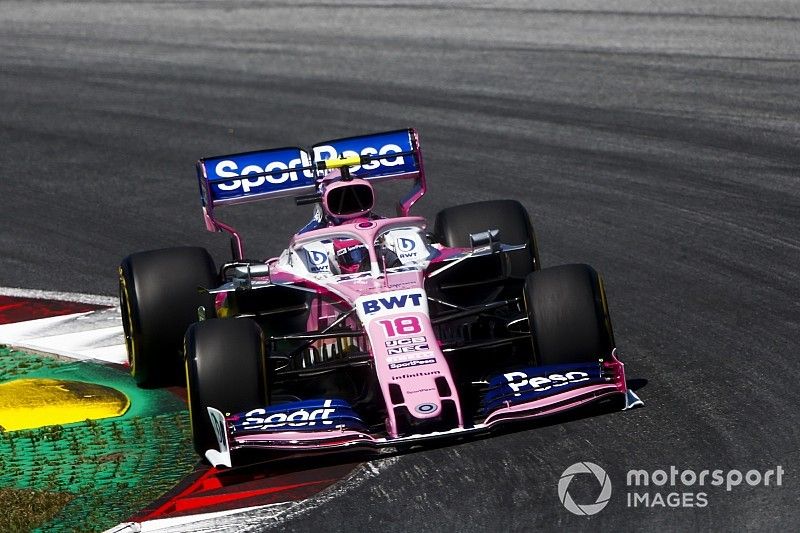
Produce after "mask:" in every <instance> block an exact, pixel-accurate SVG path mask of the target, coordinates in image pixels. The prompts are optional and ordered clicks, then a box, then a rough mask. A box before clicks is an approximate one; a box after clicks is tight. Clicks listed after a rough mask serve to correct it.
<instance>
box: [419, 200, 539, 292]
mask: <svg viewBox="0 0 800 533" xmlns="http://www.w3.org/2000/svg"><path fill="white" fill-rule="evenodd" d="M433 226H434V233H435V234H436V235H437V236H438V237H439V238H440V239H441V241H442V243H443V244H444V245H445V246H450V247H464V248H468V247H470V246H472V243H471V242H470V238H469V236H470V234H472V233H479V232H482V231H486V230H490V229H499V230H500V241H501V242H503V243H505V244H526V245H528V248H527V249H526V250H522V251H519V252H513V256H512V257H511V259H510V265H509V275H510V276H512V277H515V278H519V279H520V280H521V279H524V278H525V276H526V275H527V274H528V273H529V272H533V271H534V270H539V268H540V266H539V249H538V247H537V245H536V234H535V232H534V231H533V225H532V224H531V219H530V217H529V216H528V211H527V210H526V209H525V207H524V206H523V205H522V204H521V203H519V202H517V201H516V200H490V201H485V202H474V203H471V204H464V205H457V206H453V207H448V208H447V209H444V210H442V211H439V213H438V214H437V215H436V220H435V221H434V225H433Z"/></svg>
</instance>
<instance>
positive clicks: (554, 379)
mask: <svg viewBox="0 0 800 533" xmlns="http://www.w3.org/2000/svg"><path fill="white" fill-rule="evenodd" d="M504 376H505V378H506V379H507V380H508V386H509V387H511V390H513V391H514V396H519V395H520V391H522V392H526V391H524V390H523V389H525V388H526V387H529V388H530V390H534V391H536V392H541V391H546V390H548V389H551V388H553V387H563V386H564V385H571V384H572V383H580V382H581V381H587V380H588V379H589V374H587V373H586V372H577V371H576V372H566V373H564V374H550V375H549V376H546V377H545V376H534V377H528V374H526V373H525V372H509V373H507V374H504Z"/></svg>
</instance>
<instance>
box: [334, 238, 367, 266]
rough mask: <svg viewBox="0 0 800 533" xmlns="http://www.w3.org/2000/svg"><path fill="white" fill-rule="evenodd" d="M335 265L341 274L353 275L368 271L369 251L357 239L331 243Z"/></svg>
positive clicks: (339, 240)
mask: <svg viewBox="0 0 800 533" xmlns="http://www.w3.org/2000/svg"><path fill="white" fill-rule="evenodd" d="M333 252H334V256H335V257H336V263H337V265H338V266H339V271H340V272H341V273H342V274H355V273H356V272H364V271H367V270H369V266H370V262H369V251H368V250H367V247H366V246H365V245H364V243H362V242H361V241H359V240H357V239H336V240H334V241H333Z"/></svg>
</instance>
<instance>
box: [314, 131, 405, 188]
mask: <svg viewBox="0 0 800 533" xmlns="http://www.w3.org/2000/svg"><path fill="white" fill-rule="evenodd" d="M411 150H412V144H411V136H410V134H409V132H408V130H398V131H389V132H384V133H374V134H371V135H361V136H358V137H348V138H346V139H336V140H333V141H326V142H321V143H319V144H317V145H315V146H314V147H313V148H312V152H313V154H314V160H315V161H327V160H330V159H339V158H340V157H348V158H349V157H358V156H370V157H377V158H378V159H374V160H373V161H370V162H368V163H366V164H364V165H362V166H359V165H353V166H351V167H350V172H351V174H354V175H356V176H357V175H359V174H360V175H364V176H367V177H375V176H388V175H392V174H403V173H406V172H415V171H417V170H419V167H418V165H417V162H416V159H415V158H414V157H413V156H410V155H405V156H404V155H398V154H401V153H403V152H410V151H411Z"/></svg>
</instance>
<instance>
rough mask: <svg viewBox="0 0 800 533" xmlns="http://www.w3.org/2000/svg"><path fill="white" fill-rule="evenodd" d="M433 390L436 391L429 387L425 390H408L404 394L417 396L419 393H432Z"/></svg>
mask: <svg viewBox="0 0 800 533" xmlns="http://www.w3.org/2000/svg"><path fill="white" fill-rule="evenodd" d="M434 390H436V389H434V388H433V387H430V388H427V389H417V390H410V391H407V392H406V394H419V393H420V392H430V391H434Z"/></svg>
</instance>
